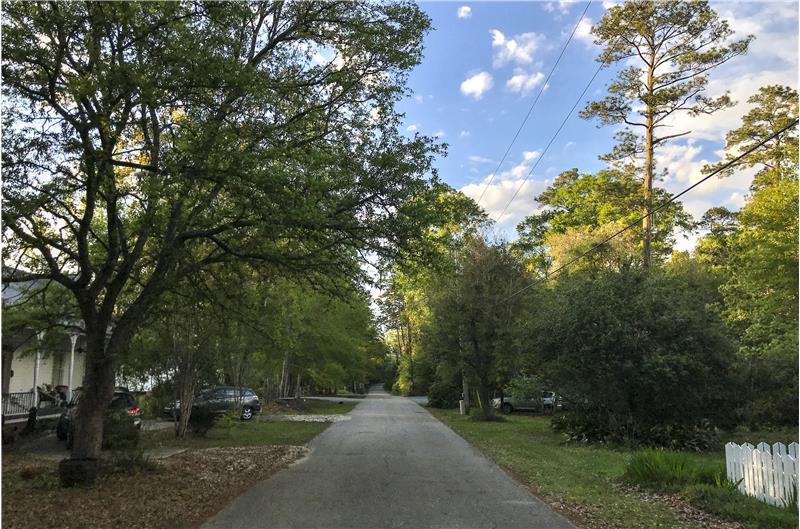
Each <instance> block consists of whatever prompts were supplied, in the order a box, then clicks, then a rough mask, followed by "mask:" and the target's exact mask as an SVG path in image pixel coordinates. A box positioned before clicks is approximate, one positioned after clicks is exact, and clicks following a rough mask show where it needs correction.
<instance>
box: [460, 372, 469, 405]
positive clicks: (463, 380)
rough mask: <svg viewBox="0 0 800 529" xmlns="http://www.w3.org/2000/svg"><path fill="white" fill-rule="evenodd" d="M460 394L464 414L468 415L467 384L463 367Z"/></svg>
mask: <svg viewBox="0 0 800 529" xmlns="http://www.w3.org/2000/svg"><path fill="white" fill-rule="evenodd" d="M461 392H462V393H463V397H464V413H466V414H467V415H469V382H468V381H467V374H466V373H465V370H464V368H463V367H462V368H461Z"/></svg>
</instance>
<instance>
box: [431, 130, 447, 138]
mask: <svg viewBox="0 0 800 529" xmlns="http://www.w3.org/2000/svg"><path fill="white" fill-rule="evenodd" d="M433 135H434V137H436V138H443V137H444V131H443V130H442V129H439V130H437V131H436V132H434V133H433Z"/></svg>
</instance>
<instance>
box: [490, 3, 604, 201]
mask: <svg viewBox="0 0 800 529" xmlns="http://www.w3.org/2000/svg"><path fill="white" fill-rule="evenodd" d="M591 3H592V0H589V1H588V2H586V7H584V8H583V13H581V17H580V18H579V19H578V22H577V23H576V24H575V27H574V28H572V33H570V35H569V38H568V39H567V42H565V43H564V47H563V48H561V53H559V54H558V59H556V62H555V64H553V67H552V68H551V69H550V73H548V74H547V78H546V79H545V80H544V82H543V83H542V87H541V88H540V89H539V93H538V94H536V98H535V99H534V100H533V103H531V107H530V108H529V109H528V113H527V114H525V119H523V120H522V123H520V125H519V128H518V129H517V132H516V134H514V137H513V138H511V143H510V144H509V145H508V148H507V149H506V152H505V153H504V154H503V157H502V158H501V159H500V163H498V164H497V167H495V169H494V171H492V176H491V177H490V178H489V181H488V182H486V184H484V186H483V191H481V196H479V197H478V200H477V202H476V203H477V204H480V203H481V199H482V198H483V195H485V194H486V190H487V189H489V186H490V185H491V184H492V182H494V178H495V176H497V172H498V171H499V170H500V167H501V166H502V165H503V162H505V161H506V157H507V156H508V153H509V152H511V147H513V146H514V143H515V142H516V141H517V138H518V137H519V133H520V132H522V127H524V126H525V123H527V121H528V118H529V117H530V116H531V112H533V107H535V106H536V103H537V102H538V101H539V98H540V97H541V96H542V92H544V89H545V87H546V86H547V83H548V82H549V81H550V77H551V76H552V75H553V72H555V71H556V67H557V66H558V63H559V62H561V57H563V56H564V52H565V51H567V46H569V43H570V42H571V41H572V37H574V36H575V32H576V31H578V26H580V24H581V21H582V20H583V17H584V16H585V15H586V11H588V10H589V6H590V5H591Z"/></svg>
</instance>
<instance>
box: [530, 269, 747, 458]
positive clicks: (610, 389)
mask: <svg viewBox="0 0 800 529" xmlns="http://www.w3.org/2000/svg"><path fill="white" fill-rule="evenodd" d="M698 282H699V283H700V285H702V283H703V282H702V276H697V275H696V274H690V273H689V271H686V270H681V269H678V268H676V269H669V270H666V271H661V270H657V269H656V270H651V271H650V272H649V273H648V272H640V271H636V270H631V271H627V272H624V273H608V272H606V273H598V274H596V275H595V276H593V277H583V276H573V277H570V276H564V277H563V278H561V280H559V282H558V283H557V284H556V285H555V286H554V287H553V289H552V292H550V293H549V295H548V297H547V301H546V303H545V305H544V307H543V312H542V315H541V317H540V318H537V319H536V321H535V323H534V325H533V326H532V329H531V331H532V334H531V337H532V344H533V349H534V357H535V364H536V367H538V368H539V369H540V370H541V372H543V373H544V374H545V376H546V377H547V378H548V380H550V381H552V382H553V384H554V388H553V389H554V390H555V391H556V392H557V393H558V394H559V395H563V396H564V398H565V401H566V402H568V404H569V406H568V408H567V409H565V411H564V412H563V413H562V414H561V416H560V418H558V419H557V420H556V421H555V423H554V424H555V425H556V426H559V427H561V428H563V429H566V431H568V432H570V433H571V434H572V436H573V437H574V438H577V439H582V440H588V441H603V442H626V443H644V444H662V443H663V442H671V441H670V435H677V433H679V432H682V431H685V432H693V431H695V429H696V430H697V431H698V432H704V431H705V430H706V429H708V428H709V427H708V426H703V423H702V421H703V419H708V420H710V421H712V422H716V423H717V424H727V421H728V420H729V417H727V416H726V415H727V411H726V410H729V409H730V406H729V394H730V393H731V391H732V389H731V386H730V364H731V361H732V347H731V345H730V343H729V342H728V340H727V338H726V336H725V333H724V328H723V326H722V323H721V322H720V321H719V319H718V318H717V317H716V316H715V315H714V314H713V313H711V312H709V311H708V310H707V308H706V306H707V304H708V303H709V302H710V301H712V300H713V299H714V298H715V297H716V294H715V292H714V290H713V288H708V286H712V285H707V286H706V288H700V287H699V286H698V285H697V283H698ZM666 426H669V427H670V428H672V430H670V431H669V432H668V433H666V434H662V433H659V429H662V428H664V427H666ZM702 437H703V438H706V437H707V436H706V435H705V433H703V436H702ZM677 441H678V442H679V443H681V444H683V443H689V442H691V443H695V442H697V443H698V444H699V445H700V446H698V447H700V448H702V447H703V446H704V445H705V444H707V443H704V442H702V439H683V440H677Z"/></svg>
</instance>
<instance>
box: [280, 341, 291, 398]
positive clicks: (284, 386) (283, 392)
mask: <svg viewBox="0 0 800 529" xmlns="http://www.w3.org/2000/svg"><path fill="white" fill-rule="evenodd" d="M288 385H289V349H288V348H287V349H286V351H284V353H283V368H281V383H280V387H279V388H278V393H279V395H278V396H279V397H280V398H284V397H288V396H289V391H288Z"/></svg>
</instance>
